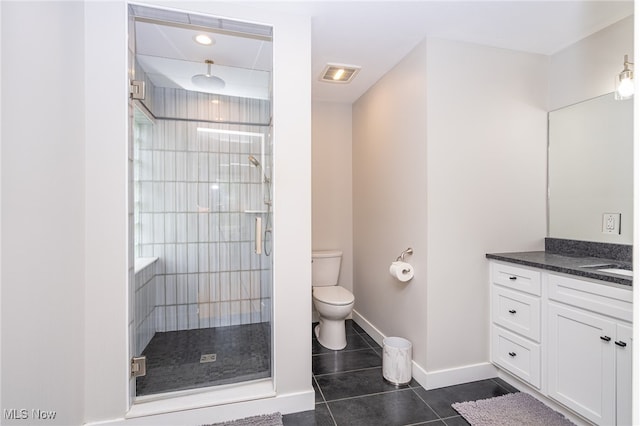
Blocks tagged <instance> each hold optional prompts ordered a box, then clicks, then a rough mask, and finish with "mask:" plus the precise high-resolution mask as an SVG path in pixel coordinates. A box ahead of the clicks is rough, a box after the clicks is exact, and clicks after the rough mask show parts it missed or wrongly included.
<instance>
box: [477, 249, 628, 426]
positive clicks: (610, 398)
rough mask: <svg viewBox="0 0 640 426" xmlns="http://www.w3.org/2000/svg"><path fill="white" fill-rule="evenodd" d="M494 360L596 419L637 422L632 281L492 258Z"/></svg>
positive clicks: (598, 421) (600, 422) (599, 422)
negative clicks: (595, 277) (634, 418)
mask: <svg viewBox="0 0 640 426" xmlns="http://www.w3.org/2000/svg"><path fill="white" fill-rule="evenodd" d="M490 275H491V361H492V362H493V363H494V364H495V365H497V366H498V367H500V368H501V369H503V370H506V371H507V372H509V373H510V374H512V375H514V376H516V377H518V378H519V379H521V380H522V381H524V382H526V383H528V384H529V385H531V386H533V387H534V388H536V389H538V390H539V391H540V392H541V393H542V394H543V395H545V396H547V397H550V398H552V399H554V400H555V401H557V402H559V403H561V404H562V405H564V406H566V407H567V408H569V409H571V410H572V411H574V412H575V413H577V414H579V415H581V416H583V417H584V418H586V419H588V420H589V421H591V422H593V423H594V424H597V425H607V426H608V425H630V424H631V363H632V354H631V347H632V342H631V336H632V326H631V321H632V291H631V287H629V288H625V287H623V286H619V285H615V284H613V285H610V284H608V283H605V282H599V281H595V280H589V279H580V278H578V277H575V278H574V277H572V276H568V275H564V274H558V273H554V272H550V271H546V270H542V269H537V268H529V267H526V266H520V265H515V264H513V265H512V264H507V263H502V262H497V261H492V262H491V264H490Z"/></svg>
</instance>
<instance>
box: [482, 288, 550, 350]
mask: <svg viewBox="0 0 640 426" xmlns="http://www.w3.org/2000/svg"><path fill="white" fill-rule="evenodd" d="M492 294H493V296H492V298H493V300H492V304H493V306H492V308H491V311H492V316H493V322H494V323H496V324H498V325H501V326H502V327H504V328H506V329H508V330H510V331H513V332H515V333H518V334H520V335H522V336H524V337H527V338H529V339H531V340H535V341H536V342H540V298H539V297H535V296H530V295H528V294H524V293H520V292H518V291H513V290H509V289H507V288H503V287H500V286H495V285H494V286H493V292H492Z"/></svg>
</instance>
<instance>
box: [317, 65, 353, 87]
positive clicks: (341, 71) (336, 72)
mask: <svg viewBox="0 0 640 426" xmlns="http://www.w3.org/2000/svg"><path fill="white" fill-rule="evenodd" d="M358 71H360V67H359V66H356V65H344V64H327V66H325V67H324V70H323V71H322V74H321V75H320V81H325V82H327V83H350V82H351V80H353V78H354V77H355V76H356V74H358Z"/></svg>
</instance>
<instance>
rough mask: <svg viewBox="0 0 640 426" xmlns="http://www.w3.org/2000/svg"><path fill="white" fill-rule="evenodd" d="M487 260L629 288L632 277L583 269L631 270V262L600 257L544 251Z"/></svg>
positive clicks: (492, 256) (490, 256)
mask: <svg viewBox="0 0 640 426" xmlns="http://www.w3.org/2000/svg"><path fill="white" fill-rule="evenodd" d="M486 257H487V258H488V259H494V260H501V261H503V262H509V263H516V264H520V265H525V266H531V267H534V268H540V269H546V270H549V271H555V272H562V273H564V274H570V275H577V276H580V277H585V278H592V279H596V280H601V281H607V282H611V283H616V284H622V285H625V286H631V285H632V283H633V278H632V277H627V276H624V275H619V274H611V273H607V272H601V271H598V270H597V268H585V266H588V265H619V266H620V267H623V268H624V269H629V270H630V269H631V262H625V261H621V260H612V259H605V258H601V257H585V256H570V255H563V254H557V253H549V252H546V251H529V252H515V253H487V255H486Z"/></svg>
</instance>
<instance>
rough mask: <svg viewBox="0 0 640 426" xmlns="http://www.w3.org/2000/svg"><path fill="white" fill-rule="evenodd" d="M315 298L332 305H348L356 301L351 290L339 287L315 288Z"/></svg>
mask: <svg viewBox="0 0 640 426" xmlns="http://www.w3.org/2000/svg"><path fill="white" fill-rule="evenodd" d="M313 298H314V299H316V300H318V301H320V302H323V303H328V304H330V305H348V304H350V303H353V301H354V300H355V299H354V297H353V294H352V293H351V292H350V291H349V290H347V289H346V288H344V287H340V286H339V285H332V286H328V287H314V288H313Z"/></svg>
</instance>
